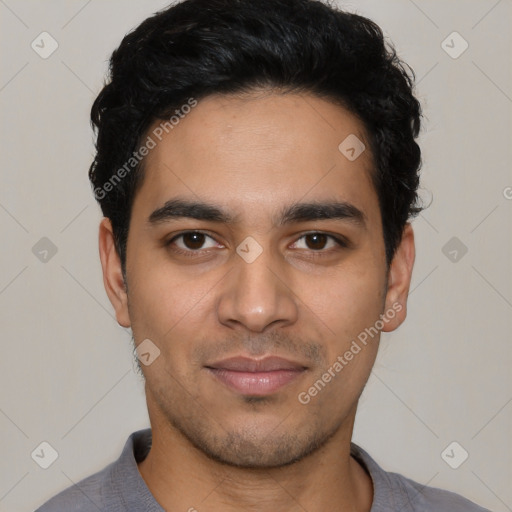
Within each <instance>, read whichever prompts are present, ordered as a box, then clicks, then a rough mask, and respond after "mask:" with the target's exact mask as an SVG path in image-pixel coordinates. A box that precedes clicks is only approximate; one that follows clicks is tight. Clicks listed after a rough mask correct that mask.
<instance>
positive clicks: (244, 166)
mask: <svg viewBox="0 0 512 512" xmlns="http://www.w3.org/2000/svg"><path fill="white" fill-rule="evenodd" d="M157 124H158V123H155V126H157ZM349 134H355V135H356V136H357V137H358V138H359V139H360V140H362V141H363V142H365V141H366V140H367V139H366V137H365V131H364V127H363V125H362V124H361V123H360V121H359V120H358V119H357V118H356V117H355V116H353V115H352V114H351V113H349V112H348V111H347V110H345V109H343V108H342V107H340V106H337V105H334V104H332V103H330V102H328V101H326V100H323V99H320V98H317V97H315V96H313V95H309V94H297V93H289V94H285V95H283V94H280V93H278V92H276V91H259V92H253V93H251V94H245V95H243V96H236V97H235V96H220V95H212V96H209V97H207V98H205V99H203V100H201V101H199V103H198V105H197V106H196V107H195V108H194V109H193V110H192V111H191V112H190V113H189V114H188V115H187V116H186V117H184V118H183V119H182V120H181V121H180V123H179V125H177V126H176V127H175V128H174V129H173V130H172V131H169V133H168V134H166V135H165V136H164V137H163V138H162V141H161V142H159V143H158V144H157V146H156V147H155V148H154V149H152V150H151V152H150V153H149V155H148V156H147V157H146V161H145V178H144V181H143V183H142V186H141V188H140V190H139V191H138V192H137V194H136V197H135V200H134V204H133V209H132V212H131V223H130V229H129V235H128V243H127V260H126V262H127V264H126V285H127V287H126V286H125V283H124V281H123V276H122V272H121V262H120V260H119V256H118V254H117V253H116V250H115V247H114V241H113V235H112V228H111V225H110V221H109V219H103V221H102V222H101V225H100V231H99V247H100V256H101V263H102V267H103V274H104V284H105V288H106V291H107V294H108V296H109V298H110V301H111V303H112V305H113V307H114V309H115V312H116V316H117V320H118V322H119V324H121V325H122V326H124V327H131V328H132V331H133V335H134V340H135V342H136V344H138V343H140V342H142V341H143V340H145V339H147V338H149V339H150V340H151V341H152V342H153V343H154V344H155V345H156V346H157V347H158V348H159V350H160V355H159V356H158V357H157V358H156V359H155V360H154V362H152V364H150V365H148V366H145V365H142V366H141V367H142V370H143V372H144V376H145V381H146V384H145V390H146V398H147V405H148V411H149V417H150V421H151V427H152V432H153V446H152V449H151V451H150V453H149V455H148V456H147V458H146V459H145V460H144V461H143V462H141V463H139V471H140V473H141V475H142V477H143V479H144V480H145V482H146V484H147V486H148V487H149V489H150V491H151V492H152V493H153V495H154V496H155V498H156V500H157V501H158V502H159V503H160V504H161V506H162V507H163V508H165V509H166V510H189V509H191V508H192V507H194V508H195V509H197V510H199V511H200V510H209V511H212V512H215V511H220V510H222V511H224V512H225V511H232V510H233V511H234V510H241V509H244V510H255V511H261V512H263V511H268V512H276V511H283V512H284V511H299V510H301V511H303V510H308V511H309V512H314V511H320V510H326V509H332V508H333V507H332V504H333V503H336V509H337V510H347V511H369V510H370V508H371V504H372V500H373V484H372V481H371V478H370V477H369V475H368V474H367V473H366V471H365V470H364V469H363V467H362V466H361V465H360V464H359V463H358V462H357V461H356V460H355V459H354V458H352V457H351V456H350V452H349V449H350V440H351V437H352V431H353V426H354V419H355V414H356V409H357V403H358V399H359V396H360V394H361V393H362V391H363V388H364V386H365V384H366V382H367V380H368V377H369V375H370V372H371V369H372V366H373V363H374V361H375V358H376V355H377V351H378V345H379V339H380V333H379V335H376V336H375V337H374V338H373V339H372V338H370V341H369V342H368V344H367V345H366V346H364V348H363V349H362V350H361V351H360V352H359V353H358V354H357V355H355V356H354V357H353V359H352V360H351V361H350V362H349V363H348V364H347V365H346V366H344V367H343V370H342V371H340V372H338V373H337V374H336V377H334V378H332V380H331V381H330V382H329V383H328V384H326V385H325V387H324V388H323V389H322V390H321V391H320V392H318V394H317V395H316V396H314V397H312V398H311V400H310V402H309V403H308V404H302V403H301V402H300V401H299V400H298V398H297V397H298V395H299V393H300V392H303V391H307V390H308V389H309V388H310V387H311V386H312V385H313V383H314V382H315V381H317V380H318V379H319V378H321V376H322V374H323V373H324V372H325V371H326V370H327V369H328V368H329V367H331V366H332V365H333V363H334V362H335V361H336V360H337V357H338V356H340V355H343V354H344V353H345V352H346V351H347V350H348V349H349V347H350V345H351V342H352V341H353V340H354V339H356V337H357V335H358V334H359V333H361V332H362V331H364V329H365V328H369V327H370V326H373V325H374V324H375V322H376V320H378V319H379V315H381V314H384V313H385V312H386V311H388V310H389V309H390V308H393V305H395V311H396V309H397V304H399V305H400V306H401V310H400V311H396V314H395V315H393V318H392V319H389V321H387V322H386V323H385V325H384V327H383V330H384V331H388V332H389V331H393V330H394V329H396V328H397V327H398V326H399V325H400V324H401V323H402V322H403V321H404V319H405V317H406V301H407V294H408V291H409V286H410V280H411V274H412V269H413V264H414V256H415V251H414V235H413V230H412V227H411V226H410V224H407V225H406V227H405V229H404V232H403V237H402V240H401V243H400V246H399V247H398V249H397V252H396V253H395V256H394V259H393V261H392V263H391V266H390V268H389V272H388V269H387V267H386V261H385V251H384V239H383V232H382V221H381V216H380V211H379V206H378V198H377V194H376V191H375V189H374V187H373V185H372V183H371V181H370V173H371V172H372V165H373V164H372V157H371V154H370V151H369V149H368V148H369V145H368V144H366V148H367V149H366V150H365V151H364V152H363V153H362V154H361V156H360V157H359V158H357V159H356V160H354V161H349V160H348V159H347V158H346V157H345V156H344V155H343V154H342V153H341V152H340V151H339V150H338V145H339V144H340V143H341V142H342V141H343V140H344V139H345V138H346V137H347V136H348V135H349ZM178 196H179V197H180V198H185V199H188V200H192V201H199V200H200V201H208V202H210V203H215V204H216V205H218V206H219V207H221V208H222V209H223V210H225V211H227V212H229V213H230V214H231V215H232V216H233V217H234V218H235V222H233V223H225V222H214V221H209V220H196V219H191V218H177V219H173V220H170V221H165V222H160V223H157V224H155V225H151V223H149V222H148V218H149V216H150V214H151V213H152V212H153V211H154V210H156V209H157V208H160V207H161V206H163V205H164V204H165V202H166V201H168V200H169V199H171V198H175V197H178ZM332 200H338V201H345V202H349V203H351V204H352V205H354V206H356V207H357V208H358V209H360V210H361V211H362V212H363V213H364V215H365V217H366V224H365V225H364V226H361V225H359V224H357V223H355V222H353V221H351V220H348V219H323V220H313V221H311V220H309V221H301V222H295V223H290V224H285V225H280V224H279V223H278V222H276V219H277V218H278V216H279V212H280V211H281V210H282V208H283V207H285V206H287V205H289V204H291V203H294V202H305V201H318V202H321V203H322V202H326V201H332ZM187 230H189V231H190V230H201V231H203V232H206V233H207V235H208V236H206V237H205V238H204V239H201V237H200V238H199V242H197V241H195V240H196V239H192V241H191V239H190V238H183V237H182V238H179V239H177V240H174V242H172V243H171V245H168V246H166V245H165V242H167V241H169V240H170V239H171V238H173V237H174V236H177V235H178V234H180V233H182V232H183V231H187ZM311 232H314V233H326V234H329V235H333V236H341V237H345V238H346V239H348V241H349V246H348V247H341V246H338V245H337V244H336V242H334V241H333V240H331V239H330V238H326V239H325V238H322V237H320V238H315V237H313V238H311V236H309V237H308V236H305V235H306V234H308V233H311ZM248 236H250V237H252V238H253V239H254V240H256V241H257V242H258V244H259V245H260V246H261V248H262V252H261V254H260V255H259V256H258V257H257V258H256V260H255V261H253V262H252V263H247V262H246V261H245V260H244V259H243V258H241V257H240V256H239V254H237V252H236V248H237V246H239V245H240V244H241V243H242V241H244V239H245V238H246V237H248ZM210 237H211V238H210ZM187 244H188V245H187ZM194 244H195V245H194ZM201 244H203V245H201ZM197 247H199V249H198V248H197ZM180 248H181V249H182V250H184V251H188V254H189V255H190V254H191V255H192V256H189V257H187V256H185V255H181V254H178V253H177V252H176V250H177V249H180ZM237 355H245V356H249V357H254V358H261V357H263V356H266V355H278V356H281V357H284V358H286V359H290V360H293V361H296V362H300V364H301V365H302V366H304V367H306V368H307V369H306V370H305V371H304V372H303V373H302V374H301V375H300V376H299V377H297V378H296V379H295V380H293V381H291V382H290V383H288V384H286V385H285V386H284V387H282V388H280V389H279V390H277V391H276V392H275V393H273V394H271V395H269V396H266V397H264V398H259V399H254V397H250V396H246V395H243V394H240V393H238V392H235V391H233V390H232V389H231V388H228V387H227V386H225V385H224V384H223V383H222V382H220V381H219V380H218V379H216V378H215V377H214V376H212V375H211V373H210V372H208V371H207V370H206V369H205V367H204V366H205V365H206V364H207V363H211V362H212V361H215V360H219V359H224V358H227V357H232V356H237Z"/></svg>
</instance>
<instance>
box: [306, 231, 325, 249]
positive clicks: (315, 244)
mask: <svg viewBox="0 0 512 512" xmlns="http://www.w3.org/2000/svg"><path fill="white" fill-rule="evenodd" d="M328 238H329V237H328V236H327V235H324V234H323V233H312V234H311V235H306V236H305V240H306V245H307V247H308V249H314V250H320V249H324V248H325V244H326V243H327V240H328Z"/></svg>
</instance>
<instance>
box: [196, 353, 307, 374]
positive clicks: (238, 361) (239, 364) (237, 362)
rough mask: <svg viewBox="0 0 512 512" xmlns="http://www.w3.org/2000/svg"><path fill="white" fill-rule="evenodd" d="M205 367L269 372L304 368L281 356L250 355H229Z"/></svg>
mask: <svg viewBox="0 0 512 512" xmlns="http://www.w3.org/2000/svg"><path fill="white" fill-rule="evenodd" d="M206 367H207V368H213V369H216V370H231V371H235V372H253V373H255V372H271V371H276V370H304V369H305V366H304V365H302V364H300V363H297V362H294V361H290V360H289V359H284V358H282V357H276V356H268V357H264V358H262V359H252V358H250V357H243V356H238V357H230V358H228V359H222V360H221V361H216V362H214V363H211V364H208V365H206Z"/></svg>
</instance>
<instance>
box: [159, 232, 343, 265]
mask: <svg viewBox="0 0 512 512" xmlns="http://www.w3.org/2000/svg"><path fill="white" fill-rule="evenodd" d="M192 233H197V234H202V235H205V236H207V237H209V238H211V239H212V240H215V238H214V237H213V236H211V235H210V234H208V233H205V232H204V231H198V230H191V231H182V232H181V233H178V234H177V235H174V236H173V237H172V238H171V239H170V240H169V241H167V242H166V243H165V246H166V247H170V246H171V244H172V243H173V242H175V241H176V240H177V239H179V238H181V237H182V236H184V235H188V234H192ZM309 235H325V236H326V237H327V238H329V239H331V240H333V241H334V242H336V244H338V245H339V246H340V247H342V248H344V249H347V248H349V242H348V241H346V240H344V239H343V238H341V237H337V236H334V235H330V234H328V233H324V232H322V231H310V232H308V233H304V234H303V235H302V236H300V237H299V238H297V240H296V241H295V242H294V243H297V242H298V241H299V240H301V239H302V238H304V237H306V236H309ZM209 250H211V249H206V250H205V249H196V250H194V249H188V250H185V249H181V248H179V247H178V248H173V249H172V251H173V252H174V253H175V254H179V255H181V256H186V257H189V258H197V257H199V256H200V255H201V251H207V252H208V251H209ZM332 250H333V249H332V248H331V249H330V250H329V249H327V250H324V249H318V250H314V249H309V251H311V256H312V257H318V256H322V254H325V253H329V252H331V251H332ZM203 254H204V252H203Z"/></svg>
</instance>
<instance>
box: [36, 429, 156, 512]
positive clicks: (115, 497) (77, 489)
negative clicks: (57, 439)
mask: <svg viewBox="0 0 512 512" xmlns="http://www.w3.org/2000/svg"><path fill="white" fill-rule="evenodd" d="M150 445H151V429H144V430H139V431H137V432H134V433H133V434H131V435H130V437H129V438H128V440H127V441H126V443H125V445H124V448H123V451H122V453H121V456H120V457H119V458H118V459H117V460H116V461H115V462H112V463H111V464H109V465H108V466H106V467H105V468H104V469H102V470H101V471H98V472H97V473H94V474H93V475H91V476H88V477H87V478H84V479H83V480H81V481H80V482H78V483H76V484H74V485H72V486H71V487H68V488H67V489H65V490H64V491H62V492H60V493H59V494H57V495H56V496H54V497H53V498H51V499H50V500H49V501H47V502H46V503H45V504H44V505H42V506H41V507H39V508H38V509H37V510H36V512H98V511H99V510H108V511H109V512H118V511H121V510H123V511H124V510H151V511H158V512H160V511H161V508H160V507H159V506H158V505H157V503H156V502H155V501H154V500H153V498H152V496H151V494H150V492H149V489H148V488H147V486H146V485H145V483H144V481H143V480H142V477H141V476H140V474H139V472H138V470H137V461H139V460H142V459H143V458H144V457H145V456H146V455H147V453H148V451H149V448H150Z"/></svg>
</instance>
